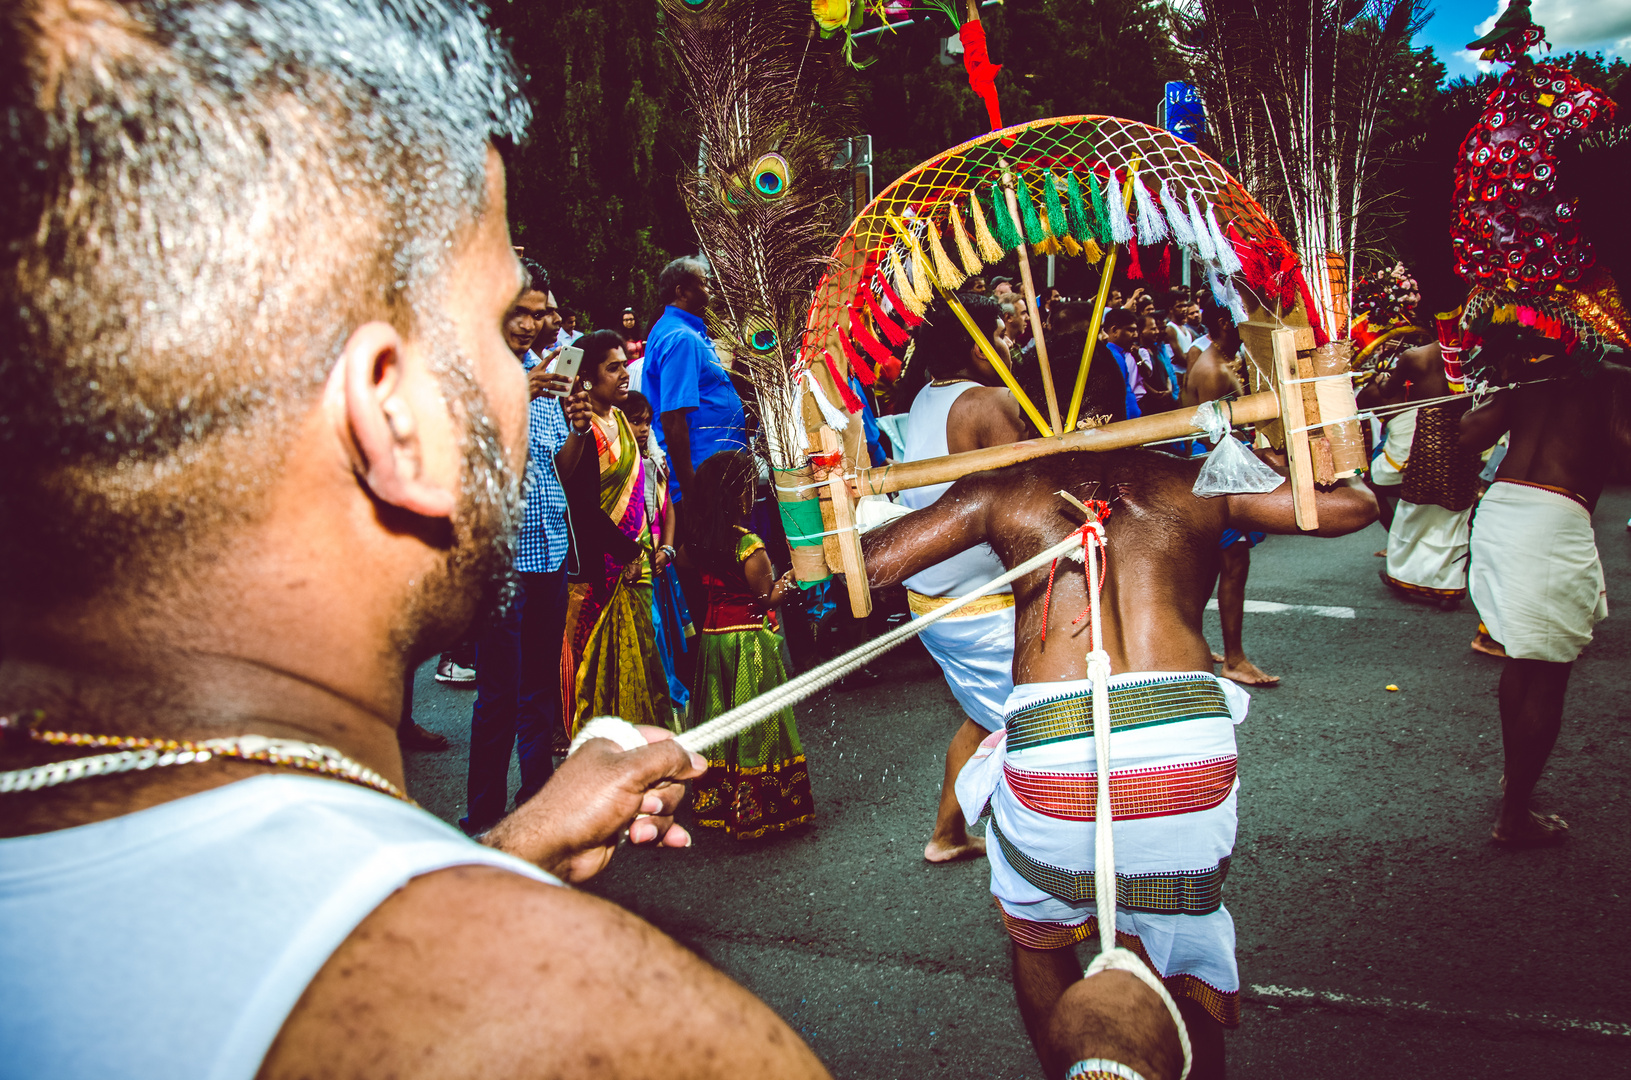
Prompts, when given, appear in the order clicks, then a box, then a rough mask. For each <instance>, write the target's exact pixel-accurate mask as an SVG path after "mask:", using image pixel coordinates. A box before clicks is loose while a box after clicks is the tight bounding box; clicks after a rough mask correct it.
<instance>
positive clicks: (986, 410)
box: [946, 386, 1015, 423]
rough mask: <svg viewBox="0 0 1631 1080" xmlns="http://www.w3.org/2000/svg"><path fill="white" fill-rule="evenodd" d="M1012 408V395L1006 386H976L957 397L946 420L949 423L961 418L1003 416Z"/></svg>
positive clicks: (1013, 404) (1013, 405)
mask: <svg viewBox="0 0 1631 1080" xmlns="http://www.w3.org/2000/svg"><path fill="white" fill-rule="evenodd" d="M1014 407H1015V403H1014V395H1013V394H1012V393H1010V392H1009V390H1008V388H1007V387H1006V386H976V387H974V388H973V389H971V390H965V391H963V392H962V393H961V394H960V395H958V397H957V400H956V401H954V402H952V406H951V409H950V411H948V412H947V414H946V420H947V422H948V423H950V422H953V421H955V420H957V419H959V418H961V417H971V416H975V415H980V416H996V415H999V414H1003V415H1005V414H1007V413H1008V412H1009V411H1010V410H1012V409H1013V408H1014Z"/></svg>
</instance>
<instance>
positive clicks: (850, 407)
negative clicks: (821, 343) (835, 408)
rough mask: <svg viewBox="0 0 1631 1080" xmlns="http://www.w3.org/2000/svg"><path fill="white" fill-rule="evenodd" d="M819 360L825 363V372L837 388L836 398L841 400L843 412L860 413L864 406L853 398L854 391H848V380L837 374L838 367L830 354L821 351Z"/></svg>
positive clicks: (823, 350)
mask: <svg viewBox="0 0 1631 1080" xmlns="http://www.w3.org/2000/svg"><path fill="white" fill-rule="evenodd" d="M821 358H822V359H823V360H825V361H826V362H827V371H828V373H829V374H831V375H832V381H833V385H834V386H836V387H838V396H839V397H840V398H842V399H843V402H844V411H845V412H848V413H858V412H860V411H861V410H862V409H863V408H865V406H864V405H863V404H862V403H861V399H860V398H858V397H856V396H855V391H854V390H852V389H850V385H849V380H848V379H846V378H844V376H843V374H842V373H841V372H839V370H838V365H837V364H835V363H834V362H833V358H832V353H830V352H828V351H827V350H826V349H822V350H821Z"/></svg>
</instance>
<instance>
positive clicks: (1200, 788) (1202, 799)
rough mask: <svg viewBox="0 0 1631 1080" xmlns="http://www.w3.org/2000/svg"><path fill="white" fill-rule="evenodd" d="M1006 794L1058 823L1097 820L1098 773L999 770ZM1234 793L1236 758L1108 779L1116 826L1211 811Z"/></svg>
mask: <svg viewBox="0 0 1631 1080" xmlns="http://www.w3.org/2000/svg"><path fill="white" fill-rule="evenodd" d="M1002 772H1003V779H1004V780H1005V781H1006V782H1007V785H1008V790H1009V791H1011V792H1013V793H1014V797H1015V798H1017V799H1018V800H1019V801H1020V803H1021V804H1022V805H1024V806H1025V807H1026V808H1027V809H1030V810H1035V811H1036V812H1037V813H1039V814H1045V815H1046V816H1048V817H1051V818H1057V819H1059V820H1061V821H1096V820H1097V819H1098V815H1097V810H1098V802H1099V777H1098V774H1097V773H1057V772H1030V771H1028V770H1024V769H1016V768H1014V767H1013V766H1012V765H1008V764H1006V763H1005V764H1004V765H1003V767H1002ZM1234 789H1235V758H1234V755H1232V754H1231V755H1229V756H1227V757H1215V758H1208V759H1206V760H1205V761H1194V762H1189V763H1187V764H1184V765H1163V766H1160V767H1159V768H1153V769H1128V770H1126V771H1124V772H1111V774H1110V816H1111V817H1112V818H1113V819H1114V820H1116V821H1133V820H1137V819H1138V818H1153V817H1167V816H1170V815H1173V814H1189V813H1194V812H1195V811H1198V810H1210V809H1212V808H1213V807H1214V806H1217V805H1219V804H1221V803H1222V802H1223V800H1224V799H1227V798H1228V797H1229V792H1231V791H1233V790H1234Z"/></svg>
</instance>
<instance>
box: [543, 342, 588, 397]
mask: <svg viewBox="0 0 1631 1080" xmlns="http://www.w3.org/2000/svg"><path fill="white" fill-rule="evenodd" d="M582 366H583V350H582V349H580V348H578V347H576V346H574V345H568V346H566V347H565V348H563V349H562V350H561V351H560V353H559V355H557V356H556V357H555V359H553V360H551V361H550V362H549V365H548V366H547V367H545V368H544V370H545V371H547V372H549V373H550V374H551V375H565V376H566V380H567V383H566V389H565V390H551V391H549V394H550V395H551V396H553V397H558V398H564V397H566V396H568V395H569V394H571V393H572V382H573V380H575V379H576V378H577V377H578V368H580V367H582Z"/></svg>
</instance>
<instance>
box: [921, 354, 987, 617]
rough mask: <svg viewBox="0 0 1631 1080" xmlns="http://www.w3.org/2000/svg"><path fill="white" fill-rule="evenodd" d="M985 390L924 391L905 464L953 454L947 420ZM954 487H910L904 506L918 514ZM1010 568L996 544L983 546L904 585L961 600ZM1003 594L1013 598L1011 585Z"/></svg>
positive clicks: (962, 386)
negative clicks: (966, 397)
mask: <svg viewBox="0 0 1631 1080" xmlns="http://www.w3.org/2000/svg"><path fill="white" fill-rule="evenodd" d="M979 385H980V384H979V383H974V382H955V383H952V384H950V385H949V386H933V385H931V386H925V387H924V388H923V389H922V390H920V391H918V395H917V397H916V398H915V399H914V400H913V401H912V410H911V412H909V413H907V419H906V457H905V460H907V461H922V460H923V459H925V458H934V457H944V456H945V455H946V454H948V453H950V450H948V449H947V444H946V418H947V417H948V416H950V415H951V407H952V406H953V405H954V404H956V402H957V399H958V398H960V397H962V396H963V394H964V393H965V392H966V391H969V390H973V389H974V388H975V387H977V386H979ZM950 488H951V485H950V484H932V485H930V486H929V487H920V488H908V489H907V490H905V491H902V492H901V493H900V502H901V505H903V506H907V507H910V508H911V509H913V510H921V509H922V508H923V507H925V506H928V505H929V504H930V503H932V502H934V501H935V500H936V499H938V498H940V496H942V495H944V494H945V493H946V492H947V491H948V490H950ZM1006 569H1007V568H1006V567H1004V566H1003V565H1002V560H1001V559H999V558H997V553H996V552H995V551H992V550H991V545H990V544H981V545H979V546H978V547H973V548H969V549H968V550H967V551H961V552H958V553H957V554H956V555H953V556H952V557H951V558H949V559H947V560H945V561H944V562H938V563H935V564H934V565H933V566H931V567H929V568H928V569H926V570H922V571H919V572H918V573H916V574H913V575H912V576H911V577H909V578H907V579H906V581H905V582H904V584H905V585H906V587H907V588H908V589H911V590H912V591H913V592H915V593H921V594H922V595H924V596H961V595H962V594H963V593H965V592H969V591H970V590H972V589H974V588H976V587H978V586H980V585H984V584H985V583H986V582H988V581H990V580H991V579H992V578H994V577H998V576H1000V575H1001V574H1002V573H1003V571H1004V570H1006ZM997 591H998V592H1005V593H1011V592H1013V591H1014V589H1013V586H1011V585H1005V586H1003V587H1002V588H1001V589H998V590H997Z"/></svg>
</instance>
